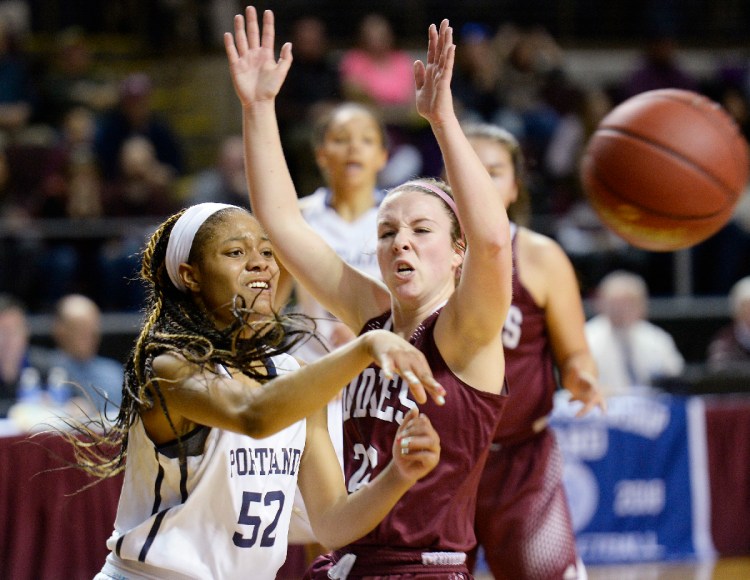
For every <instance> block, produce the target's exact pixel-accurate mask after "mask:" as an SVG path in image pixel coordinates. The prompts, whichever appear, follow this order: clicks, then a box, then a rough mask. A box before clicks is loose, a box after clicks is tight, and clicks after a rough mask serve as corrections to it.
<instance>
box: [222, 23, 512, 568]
mask: <svg viewBox="0 0 750 580" xmlns="http://www.w3.org/2000/svg"><path fill="white" fill-rule="evenodd" d="M273 26H274V22H273V14H272V13H271V12H270V11H266V12H265V13H264V16H263V30H262V35H261V32H260V30H259V27H258V22H257V16H256V13H255V10H254V9H253V8H248V10H247V11H246V19H243V18H242V16H237V17H235V23H234V35H231V34H227V35H225V47H226V49H227V56H228V60H229V65H230V71H231V73H232V80H233V82H234V86H235V90H236V92H237V95H238V97H239V98H240V101H241V103H242V111H243V133H244V136H245V144H246V145H245V154H246V169H247V177H248V190H249V191H250V193H251V204H252V207H253V209H254V211H255V213H256V216H257V217H258V219H259V220H260V221H261V223H263V224H264V226H265V228H266V231H267V233H268V235H269V236H270V238H271V239H272V240H273V242H274V247H275V249H276V251H277V252H278V255H279V257H280V259H281V261H282V262H283V263H284V265H285V266H286V268H287V270H288V271H289V272H290V273H291V274H292V275H293V276H294V277H295V278H296V279H297V281H298V282H299V283H301V284H302V285H303V286H305V287H306V288H307V290H308V291H309V292H310V293H311V294H312V295H313V296H314V297H315V298H316V299H317V300H318V301H319V302H320V303H321V304H322V305H323V306H324V307H325V308H326V309H327V310H328V311H329V312H331V313H332V314H333V315H335V316H336V317H338V318H339V319H340V320H341V321H342V322H344V323H345V324H347V325H348V326H349V327H350V328H351V329H352V330H353V331H354V332H357V333H362V332H369V331H371V330H372V329H375V328H385V329H388V330H391V331H393V332H395V333H396V334H399V335H400V336H403V337H406V338H408V339H409V340H410V342H412V344H415V345H417V346H418V347H419V349H420V350H421V351H422V352H423V353H424V354H425V356H426V357H427V359H428V360H429V361H430V364H431V369H432V372H433V374H434V376H435V378H436V379H437V380H438V381H439V382H440V384H442V385H443V387H444V388H445V389H446V396H445V404H444V405H439V404H436V403H435V402H434V401H428V402H426V403H425V404H424V405H422V411H423V412H424V413H425V414H426V415H427V416H429V418H430V420H431V422H432V424H433V426H434V427H435V429H436V430H437V431H438V433H439V434H442V437H441V446H442V448H441V461H440V463H439V464H438V466H437V467H436V468H435V470H433V472H432V473H431V474H430V475H429V476H428V477H427V478H424V479H423V480H422V482H420V483H422V485H420V484H417V487H415V488H413V492H409V493H408V494H407V495H406V496H404V497H403V498H402V499H401V501H399V503H398V504H397V505H396V506H394V509H393V510H392V511H391V513H390V514H389V515H388V516H387V517H386V519H385V520H384V521H383V523H382V525H380V526H378V527H377V528H376V529H375V530H373V531H372V532H371V533H369V534H367V535H365V536H364V537H363V538H361V539H360V540H358V541H357V542H354V543H352V544H350V545H348V546H345V547H343V548H340V549H339V550H336V551H334V552H331V553H329V554H327V555H325V556H322V557H321V558H319V559H318V560H316V561H315V562H314V563H313V565H312V567H311V568H310V570H308V577H309V578H316V579H317V578H347V577H348V578H351V579H354V578H365V577H366V578H377V577H379V576H387V577H388V578H393V579H395V578H413V577H419V578H422V579H444V580H448V579H456V580H458V579H461V578H470V572H469V570H468V568H467V566H466V563H465V561H466V553H465V552H466V551H467V550H469V549H471V548H472V547H473V546H474V544H475V543H476V540H475V537H474V509H475V502H476V491H477V486H478V484H479V478H480V476H481V472H482V468H483V465H484V461H485V459H486V457H487V453H488V452H489V445H490V443H491V439H492V436H493V434H494V432H495V429H496V427H497V423H498V421H499V420H500V415H501V412H502V409H503V407H504V406H505V401H506V400H507V396H505V393H506V390H505V387H504V372H505V369H504V363H503V361H504V359H503V346H502V337H501V330H502V324H503V320H504V319H505V315H506V313H507V310H508V306H509V305H510V299H511V276H512V262H511V247H510V227H509V222H508V218H507V214H506V212H505V206H504V203H503V200H502V199H501V198H500V197H499V196H498V195H497V192H496V191H495V188H494V186H493V183H492V181H491V179H490V177H489V175H488V173H487V171H486V170H485V169H484V167H483V166H482V163H481V161H480V160H479V158H478V157H477V155H476V153H475V152H474V150H473V148H472V146H471V144H470V143H469V141H468V140H467V139H466V136H465V135H464V134H463V131H462V130H461V126H460V124H459V122H458V119H457V117H456V115H455V111H454V109H453V98H452V94H451V90H450V81H451V75H452V72H453V62H454V54H455V45H454V44H453V31H452V29H451V28H450V26H449V25H448V21H447V20H444V21H443V22H442V23H441V24H440V28H439V29H438V28H437V27H436V26H435V25H432V26H430V28H429V33H428V34H429V42H428V49H427V59H426V63H424V62H422V61H417V62H416V63H415V64H414V77H415V84H416V106H417V112H418V113H419V114H420V115H421V116H422V117H423V118H424V119H426V120H427V121H428V122H429V123H430V126H431V128H432V130H433V134H434V135H435V138H436V140H437V142H438V144H439V146H440V149H441V152H442V154H443V158H444V160H445V165H446V171H447V175H448V177H449V178H450V181H451V185H452V188H453V192H454V193H455V199H454V198H453V197H452V196H451V195H450V188H448V186H447V185H446V184H445V183H443V182H442V181H440V180H425V179H421V180H415V181H410V182H407V183H405V184H403V185H401V186H398V187H396V188H394V189H393V190H391V191H390V192H389V193H388V194H387V196H386V197H385V199H384V200H383V202H382V203H381V205H380V208H379V213H378V224H377V234H378V243H377V257H378V264H379V266H380V272H381V276H382V282H381V281H380V280H377V279H375V278H373V277H370V276H367V275H366V274H364V273H362V272H360V271H359V270H357V269H355V268H354V267H352V266H349V265H347V264H346V263H345V262H344V261H343V260H342V259H341V258H340V257H339V256H338V255H337V254H336V253H335V252H334V251H333V250H332V249H331V248H330V247H329V246H328V245H327V244H326V243H325V241H324V240H323V239H322V238H321V237H320V236H319V235H318V234H317V233H316V232H315V231H314V230H313V229H312V228H311V227H310V226H309V225H308V224H307V223H306V222H305V221H304V219H303V217H302V215H301V214H300V211H299V205H298V202H297V195H296V192H295V190H294V184H293V183H292V180H291V178H290V176H289V171H288V168H287V167H286V162H285V160H284V156H283V151H282V148H281V144H280V140H279V136H278V127H277V123H276V117H275V111H274V100H275V97H276V94H277V93H278V90H279V88H280V86H281V84H282V83H283V81H284V78H285V76H286V71H287V70H288V68H289V66H291V57H292V55H291V46H290V45H289V44H285V45H284V46H283V47H282V48H281V51H280V56H279V58H278V60H276V58H275V55H274V50H273V43H274V29H273ZM459 217H460V221H459ZM488 313H492V314H493V315H492V316H488ZM407 382H408V377H407ZM406 384H407V383H405V382H402V381H390V380H385V377H384V376H383V375H382V373H380V372H379V371H378V369H376V368H374V367H371V368H369V369H366V370H365V371H364V372H363V373H362V374H361V375H360V376H359V377H358V378H356V379H354V380H353V381H352V382H351V383H350V384H349V385H348V386H347V387H346V389H345V392H344V396H343V416H344V464H345V465H344V471H345V477H346V483H347V486H348V489H349V491H350V493H357V490H358V489H361V488H363V487H365V486H367V485H368V482H369V481H370V480H371V478H372V477H374V476H375V475H377V473H378V472H379V471H380V470H381V469H382V467H383V460H384V459H385V455H384V451H385V448H384V447H383V446H384V445H385V444H386V443H387V442H388V441H390V442H392V441H393V435H394V433H395V429H396V428H397V427H398V424H399V422H400V421H401V420H402V417H403V416H404V413H405V412H406V411H407V410H408V409H409V408H411V407H413V406H414V405H415V404H416V403H415V401H414V399H413V397H411V396H410V395H409V393H408V389H406V388H405V387H406ZM402 452H403V453H405V454H409V453H410V450H409V442H408V437H407V438H406V440H405V441H404V440H402Z"/></svg>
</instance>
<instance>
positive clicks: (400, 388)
mask: <svg viewBox="0 0 750 580" xmlns="http://www.w3.org/2000/svg"><path fill="white" fill-rule="evenodd" d="M439 312H440V311H439V310H438V311H437V312H435V313H433V314H432V315H431V316H429V317H428V318H427V319H426V320H425V321H424V322H422V324H421V325H420V326H419V327H418V328H417V329H416V330H415V332H414V334H413V335H412V337H411V340H410V342H411V343H412V344H414V345H415V346H416V347H417V348H419V350H421V351H422V352H423V353H424V355H425V357H426V358H427V361H428V363H429V365H430V368H431V369H432V372H433V375H434V376H435V378H436V379H437V380H438V381H439V382H440V383H441V384H442V385H443V387H445V389H446V391H447V392H446V396H445V401H446V402H445V405H444V406H442V407H441V406H438V405H436V404H435V403H434V402H433V401H432V400H428V402H427V403H425V404H424V405H421V406H420V411H421V412H423V413H425V414H426V415H427V416H428V417H429V418H430V421H431V422H432V425H433V426H434V427H435V430H436V431H437V432H438V434H439V435H440V439H441V442H442V444H441V456H440V462H439V463H438V465H437V467H435V469H434V470H433V471H432V472H430V473H429V474H428V475H427V476H426V477H424V478H423V479H421V480H420V481H418V482H417V483H416V484H415V485H414V486H413V487H412V488H411V489H410V490H409V491H408V492H407V493H406V494H405V495H404V496H403V497H402V498H401V499H400V500H399V502H398V503H397V504H396V505H395V507H394V508H393V509H392V510H391V512H390V513H389V514H388V516H386V518H385V519H384V520H383V521H382V522H381V523H380V525H379V526H378V527H377V528H375V529H374V530H373V531H372V532H370V533H369V534H367V535H366V536H364V537H363V538H362V539H360V540H359V541H358V542H356V544H360V545H375V544H376V545H381V546H382V545H384V546H389V547H392V548H398V547H410V548H419V547H429V548H430V549H431V550H442V551H466V550H468V549H469V548H471V547H472V546H473V545H474V544H475V536H474V511H475V505H476V496H477V487H478V484H479V478H480V475H481V473H482V469H483V467H484V463H485V460H486V458H487V452H488V449H489V445H490V443H491V441H492V436H493V434H494V432H495V429H496V427H497V423H498V421H499V419H500V415H501V413H502V410H503V407H504V406H505V401H506V400H507V396H506V394H505V393H503V394H502V395H494V394H491V393H486V392H483V391H479V390H477V389H474V388H473V387H471V386H469V385H467V384H466V383H464V382H463V381H461V380H460V379H459V378H458V377H456V376H455V375H454V374H453V373H452V372H451V370H450V369H449V368H448V366H447V365H446V363H445V361H444V360H443V357H442V356H441V355H440V353H439V352H438V349H437V346H436V345H435V340H434V328H435V322H436V321H437V318H438V314H439ZM389 324H390V313H388V312H387V313H385V314H383V315H381V316H379V317H377V318H374V319H372V320H370V321H369V322H368V323H367V324H366V325H365V327H364V328H363V330H362V332H368V331H370V330H374V329H377V328H383V327H387V326H388V325H389ZM342 402H343V405H344V409H343V413H344V472H345V475H346V482H347V487H348V489H349V492H350V493H351V492H354V491H355V490H356V489H357V488H358V487H359V486H361V485H364V484H366V483H367V482H368V481H370V480H372V479H373V478H374V477H375V476H377V475H378V474H379V473H380V472H381V471H382V470H383V468H384V467H385V466H386V465H387V464H388V462H390V461H391V455H392V448H393V441H394V439H395V437H396V430H397V428H398V426H399V425H400V424H401V422H402V421H403V417H404V415H405V414H406V413H407V412H408V411H409V409H411V408H412V407H414V406H416V405H417V403H416V402H415V401H414V399H413V398H412V397H411V395H410V393H409V388H408V385H407V384H406V383H405V382H404V381H402V380H401V378H400V377H394V378H393V379H392V380H388V379H385V378H384V377H383V376H382V373H381V370H380V368H379V367H377V366H375V365H372V366H370V367H369V368H367V369H365V370H364V371H363V372H362V374H360V375H359V376H358V377H357V378H355V379H354V380H353V381H352V382H351V383H350V384H349V385H348V386H347V387H346V389H345V392H344V397H343V401H342Z"/></svg>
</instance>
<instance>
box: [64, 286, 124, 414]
mask: <svg viewBox="0 0 750 580" xmlns="http://www.w3.org/2000/svg"><path fill="white" fill-rule="evenodd" d="M52 336H53V338H54V341H55V347H56V348H55V349H54V350H53V352H52V354H51V357H50V362H51V365H52V366H54V367H58V368H61V369H63V370H64V371H65V374H64V380H65V383H64V386H66V387H69V390H68V392H67V394H68V396H69V397H71V398H75V397H83V399H85V400H86V401H87V402H88V403H90V404H91V405H92V407H93V408H95V409H97V410H98V411H100V412H104V411H105V404H106V405H107V411H108V412H107V415H108V416H109V417H110V418H114V417H115V416H116V415H117V411H118V409H117V406H119V404H120V401H121V399H122V380H123V367H122V364H121V363H120V362H118V361H116V360H114V359H111V358H106V357H103V356H99V354H98V353H99V345H100V342H101V313H100V312H99V307H98V306H97V305H96V303H94V301H93V300H91V299H89V298H87V297H86V296H83V295H81V294H71V295H68V296H64V297H63V298H61V299H60V301H59V302H58V303H57V306H56V308H55V315H54V321H53V324H52ZM107 401H109V403H108V404H107ZM113 405H114V406H113Z"/></svg>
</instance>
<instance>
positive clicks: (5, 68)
mask: <svg viewBox="0 0 750 580" xmlns="http://www.w3.org/2000/svg"><path fill="white" fill-rule="evenodd" d="M29 68H30V66H29V63H28V61H27V59H26V58H25V56H24V55H23V53H22V52H21V51H20V49H18V47H17V46H16V43H15V38H14V37H13V31H12V29H11V28H10V26H9V23H8V22H7V21H6V19H5V17H4V15H3V13H2V12H0V135H2V136H5V137H6V138H14V137H16V136H18V134H19V133H20V132H21V131H22V130H23V129H24V128H26V127H27V125H28V123H29V121H30V119H31V117H32V115H33V113H34V104H35V94H34V93H35V91H34V90H33V85H32V79H31V77H30V71H29Z"/></svg>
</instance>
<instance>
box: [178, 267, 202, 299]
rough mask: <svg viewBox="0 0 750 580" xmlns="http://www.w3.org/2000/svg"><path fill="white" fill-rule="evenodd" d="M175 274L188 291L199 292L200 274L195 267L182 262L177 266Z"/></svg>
mask: <svg viewBox="0 0 750 580" xmlns="http://www.w3.org/2000/svg"><path fill="white" fill-rule="evenodd" d="M177 275H178V276H179V277H180V279H181V280H182V283H183V284H184V285H185V288H187V289H188V290H189V291H190V292H200V289H201V284H200V274H199V272H198V270H197V269H196V268H194V267H193V266H191V265H190V264H188V263H186V262H182V263H181V264H180V265H179V266H178V268H177Z"/></svg>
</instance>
